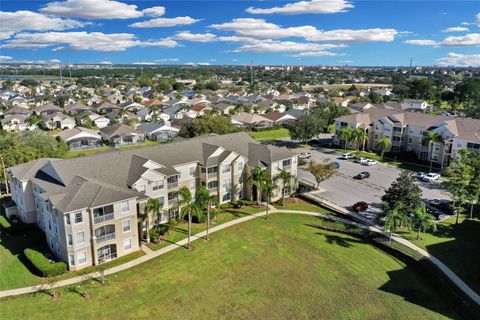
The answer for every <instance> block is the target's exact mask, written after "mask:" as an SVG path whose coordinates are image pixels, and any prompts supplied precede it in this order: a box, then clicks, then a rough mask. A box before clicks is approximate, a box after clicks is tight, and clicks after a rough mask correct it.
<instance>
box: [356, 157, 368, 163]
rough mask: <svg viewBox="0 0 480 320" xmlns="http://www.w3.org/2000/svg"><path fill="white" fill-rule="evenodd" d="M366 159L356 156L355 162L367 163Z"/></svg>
mask: <svg viewBox="0 0 480 320" xmlns="http://www.w3.org/2000/svg"><path fill="white" fill-rule="evenodd" d="M367 161H368V159H367V158H358V159H357V160H356V161H355V162H356V163H360V164H365V163H367Z"/></svg>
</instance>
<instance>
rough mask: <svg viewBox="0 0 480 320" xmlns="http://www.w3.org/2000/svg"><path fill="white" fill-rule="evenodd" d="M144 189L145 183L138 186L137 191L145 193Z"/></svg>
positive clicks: (145, 189) (145, 188)
mask: <svg viewBox="0 0 480 320" xmlns="http://www.w3.org/2000/svg"><path fill="white" fill-rule="evenodd" d="M146 191H147V187H146V186H145V185H143V186H138V192H140V193H143V194H145V192H146Z"/></svg>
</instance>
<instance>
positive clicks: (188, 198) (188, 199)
mask: <svg viewBox="0 0 480 320" xmlns="http://www.w3.org/2000/svg"><path fill="white" fill-rule="evenodd" d="M178 195H179V198H180V199H179V201H178V204H177V207H178V208H179V210H180V214H179V218H180V219H181V220H183V219H184V218H185V216H187V217H188V241H187V249H188V250H191V249H192V246H191V245H190V239H191V237H192V216H194V215H195V216H197V217H201V215H202V207H201V204H200V203H199V202H197V201H195V200H194V199H193V197H192V194H191V193H190V189H188V188H187V187H182V188H181V189H180V190H178ZM199 220H200V219H199Z"/></svg>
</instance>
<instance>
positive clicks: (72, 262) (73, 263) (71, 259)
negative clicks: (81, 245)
mask: <svg viewBox="0 0 480 320" xmlns="http://www.w3.org/2000/svg"><path fill="white" fill-rule="evenodd" d="M68 260H69V261H70V265H71V266H74V265H75V256H74V255H73V254H71V255H69V256H68Z"/></svg>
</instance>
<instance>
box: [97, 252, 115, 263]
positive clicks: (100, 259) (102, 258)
mask: <svg viewBox="0 0 480 320" xmlns="http://www.w3.org/2000/svg"><path fill="white" fill-rule="evenodd" d="M115 258H117V253H116V252H113V253H110V254H104V255H101V256H99V257H98V262H107V261H110V260H113V259H115Z"/></svg>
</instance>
